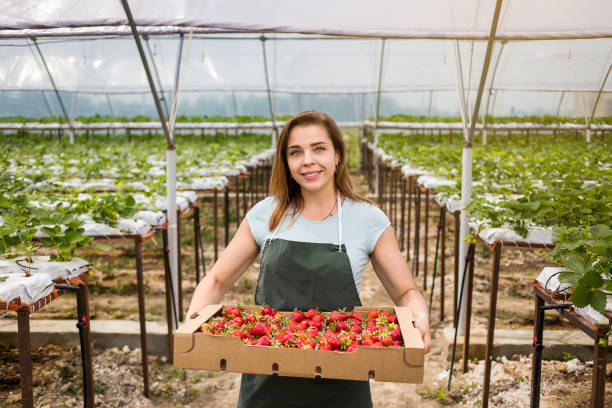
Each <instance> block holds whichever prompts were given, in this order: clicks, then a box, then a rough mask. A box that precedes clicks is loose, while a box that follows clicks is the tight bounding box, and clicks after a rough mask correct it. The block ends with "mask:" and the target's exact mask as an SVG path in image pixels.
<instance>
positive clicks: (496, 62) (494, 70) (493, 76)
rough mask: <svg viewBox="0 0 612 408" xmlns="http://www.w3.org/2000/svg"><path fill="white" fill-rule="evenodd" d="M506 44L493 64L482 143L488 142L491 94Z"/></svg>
mask: <svg viewBox="0 0 612 408" xmlns="http://www.w3.org/2000/svg"><path fill="white" fill-rule="evenodd" d="M505 45H506V42H505V41H502V43H501V46H500V48H499V52H498V53H497V58H496V59H495V66H493V72H492V73H491V83H489V90H488V92H487V103H486V104H485V106H486V107H485V114H484V118H483V120H482V144H483V145H486V144H487V119H488V117H489V106H490V102H491V95H493V83H494V82H495V74H496V73H497V68H498V67H499V60H500V59H501V55H502V51H504V46H505Z"/></svg>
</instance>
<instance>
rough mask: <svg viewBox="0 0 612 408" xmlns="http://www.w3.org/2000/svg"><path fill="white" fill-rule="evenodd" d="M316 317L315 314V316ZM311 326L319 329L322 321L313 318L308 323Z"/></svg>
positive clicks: (321, 326)
mask: <svg viewBox="0 0 612 408" xmlns="http://www.w3.org/2000/svg"><path fill="white" fill-rule="evenodd" d="M315 317H316V316H315ZM310 326H311V327H316V328H317V330H321V329H322V328H323V323H321V321H315V320H314V319H313V321H312V323H310Z"/></svg>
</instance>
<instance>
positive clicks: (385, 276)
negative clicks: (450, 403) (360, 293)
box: [371, 227, 431, 353]
mask: <svg viewBox="0 0 612 408" xmlns="http://www.w3.org/2000/svg"><path fill="white" fill-rule="evenodd" d="M371 260H372V266H373V267H374V271H375V272H376V275H377V276H378V279H380V281H381V282H382V284H383V286H384V287H385V289H386V290H387V293H389V296H391V299H393V302H395V304H396V305H398V306H407V307H410V309H411V310H412V313H413V314H414V318H415V324H416V327H417V329H419V332H420V333H421V337H422V338H423V343H424V344H425V353H428V352H429V349H430V348H431V334H430V333H429V311H428V309H427V304H426V303H425V299H424V298H423V295H421V292H420V291H419V289H417V287H416V284H415V283H414V280H413V279H412V275H411V274H410V270H409V269H408V265H407V264H406V262H405V261H404V258H403V257H402V253H401V252H400V249H399V246H398V245H397V239H395V233H394V231H393V228H391V227H389V228H387V229H386V230H385V231H384V232H383V233H382V234H381V236H380V238H379V239H378V242H377V243H376V246H375V247H374V252H373V253H372V258H371Z"/></svg>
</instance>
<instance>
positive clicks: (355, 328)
mask: <svg viewBox="0 0 612 408" xmlns="http://www.w3.org/2000/svg"><path fill="white" fill-rule="evenodd" d="M351 331H352V332H353V333H355V334H361V327H359V326H357V325H356V324H354V325H352V326H351Z"/></svg>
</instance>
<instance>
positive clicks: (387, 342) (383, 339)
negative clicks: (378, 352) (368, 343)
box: [380, 334, 393, 347]
mask: <svg viewBox="0 0 612 408" xmlns="http://www.w3.org/2000/svg"><path fill="white" fill-rule="evenodd" d="M380 342H381V343H382V345H383V346H384V347H389V346H390V345H392V344H393V339H391V336H389V335H388V334H383V335H381V336H380Z"/></svg>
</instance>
